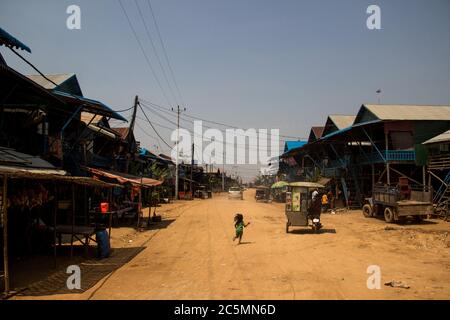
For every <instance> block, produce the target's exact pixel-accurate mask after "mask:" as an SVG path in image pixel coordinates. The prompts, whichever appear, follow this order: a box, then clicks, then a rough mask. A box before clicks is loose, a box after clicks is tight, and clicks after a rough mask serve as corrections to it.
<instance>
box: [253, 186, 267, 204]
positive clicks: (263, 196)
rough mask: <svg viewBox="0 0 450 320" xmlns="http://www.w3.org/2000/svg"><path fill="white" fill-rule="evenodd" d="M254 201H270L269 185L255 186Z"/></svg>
mask: <svg viewBox="0 0 450 320" xmlns="http://www.w3.org/2000/svg"><path fill="white" fill-rule="evenodd" d="M255 199H256V201H264V202H269V201H270V189H269V187H257V188H256V193H255Z"/></svg>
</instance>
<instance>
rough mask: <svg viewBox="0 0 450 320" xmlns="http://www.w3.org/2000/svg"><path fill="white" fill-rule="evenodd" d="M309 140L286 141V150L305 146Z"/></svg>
mask: <svg viewBox="0 0 450 320" xmlns="http://www.w3.org/2000/svg"><path fill="white" fill-rule="evenodd" d="M307 143H308V141H286V142H285V144H284V152H285V153H286V152H289V151H291V150H293V149H297V148H300V147H303V146H304V145H305V144H307Z"/></svg>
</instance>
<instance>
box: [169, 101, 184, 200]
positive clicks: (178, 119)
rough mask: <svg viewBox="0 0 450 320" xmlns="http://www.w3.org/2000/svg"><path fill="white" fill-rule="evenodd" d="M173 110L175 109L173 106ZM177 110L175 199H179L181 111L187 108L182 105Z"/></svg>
mask: <svg viewBox="0 0 450 320" xmlns="http://www.w3.org/2000/svg"><path fill="white" fill-rule="evenodd" d="M172 111H174V110H173V108H172ZM176 111H177V157H176V163H175V199H177V200H178V157H179V154H178V153H179V151H178V144H179V142H180V113H181V112H182V111H186V108H183V109H180V106H177V110H176Z"/></svg>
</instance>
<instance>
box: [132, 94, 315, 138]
mask: <svg viewBox="0 0 450 320" xmlns="http://www.w3.org/2000/svg"><path fill="white" fill-rule="evenodd" d="M139 100H140V101H143V102H144V103H146V104H150V105H152V106H154V107H157V108H160V109H162V110H164V111H170V110H171V109H169V108H166V107H163V106H161V105H158V104H156V103H153V102H151V101H148V100H145V99H142V98H139ZM184 117H188V118H191V119H194V120H201V121H204V122H208V123H212V124H216V125H220V126H223V127H228V128H232V129H242V130H247V129H245V128H239V127H237V126H234V125H230V124H226V123H223V122H217V121H212V120H208V119H204V118H201V117H198V116H194V115H191V114H188V113H184ZM180 118H183V116H180ZM280 137H283V138H289V139H297V140H307V138H302V137H294V136H288V135H281V134H280Z"/></svg>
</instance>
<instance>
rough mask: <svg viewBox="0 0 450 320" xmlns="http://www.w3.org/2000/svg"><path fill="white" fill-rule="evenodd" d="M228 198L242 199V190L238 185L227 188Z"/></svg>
mask: <svg viewBox="0 0 450 320" xmlns="http://www.w3.org/2000/svg"><path fill="white" fill-rule="evenodd" d="M228 199H240V200H244V192H243V191H242V189H241V188H239V187H231V188H230V189H228Z"/></svg>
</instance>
